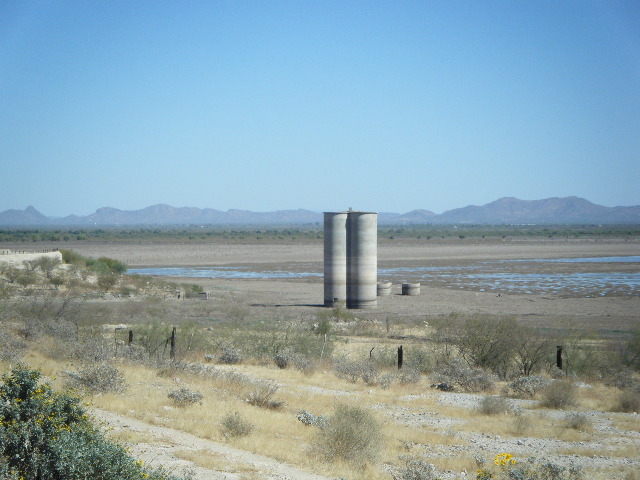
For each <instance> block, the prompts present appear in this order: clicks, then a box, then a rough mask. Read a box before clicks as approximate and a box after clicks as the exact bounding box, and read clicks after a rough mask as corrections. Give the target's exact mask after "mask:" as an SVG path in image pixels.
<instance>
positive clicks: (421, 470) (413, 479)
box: [393, 456, 438, 480]
mask: <svg viewBox="0 0 640 480" xmlns="http://www.w3.org/2000/svg"><path fill="white" fill-rule="evenodd" d="M402 461H403V463H404V465H403V467H402V469H401V470H400V473H399V476H398V477H395V476H394V477H393V478H397V479H398V480H437V478H438V477H436V470H435V467H434V466H433V465H432V464H431V463H429V462H427V461H426V460H422V459H421V458H416V457H410V456H407V457H404V458H402Z"/></svg>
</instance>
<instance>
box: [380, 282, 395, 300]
mask: <svg viewBox="0 0 640 480" xmlns="http://www.w3.org/2000/svg"><path fill="white" fill-rule="evenodd" d="M391 285H392V284H391V282H380V283H378V296H379V297H386V296H387V295H391Z"/></svg>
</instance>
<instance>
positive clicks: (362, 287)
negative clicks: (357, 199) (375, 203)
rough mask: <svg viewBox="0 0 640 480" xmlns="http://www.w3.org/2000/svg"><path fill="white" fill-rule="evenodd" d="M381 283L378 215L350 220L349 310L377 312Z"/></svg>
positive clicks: (351, 216) (350, 217)
mask: <svg viewBox="0 0 640 480" xmlns="http://www.w3.org/2000/svg"><path fill="white" fill-rule="evenodd" d="M377 283H378V214H377V213H372V212H349V215H348V218H347V308H375V307H376V305H377V298H376V296H377Z"/></svg>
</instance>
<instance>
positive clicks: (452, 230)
mask: <svg viewBox="0 0 640 480" xmlns="http://www.w3.org/2000/svg"><path fill="white" fill-rule="evenodd" d="M638 236H640V225H465V226H460V227H458V226H451V225H384V226H380V228H379V229H378V237H379V238H380V239H387V240H394V239H403V238H404V239H418V240H432V239H433V240H437V239H452V238H454V239H455V238H458V239H460V240H463V239H465V238H469V239H488V240H491V239H506V238H525V237H531V238H551V239H553V238H561V239H564V238H619V237H623V238H630V237H638ZM322 238H323V233H322V226H321V225H314V226H309V227H299V228H281V229H279V228H255V227H247V228H235V229H230V228H222V227H214V226H206V227H195V226H194V227H150V228H139V227H138V228H122V227H114V228H83V229H77V228H69V229H65V228H4V229H0V243H18V242H76V241H89V242H92V241H120V242H147V241H154V242H167V243H168V242H199V243H201V242H204V243H208V242H211V243H221V242H223V243H227V242H239V243H249V242H255V241H264V242H270V243H280V242H283V241H289V242H292V241H294V242H308V241H317V242H321V241H322Z"/></svg>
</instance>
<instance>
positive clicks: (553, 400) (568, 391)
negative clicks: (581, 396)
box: [542, 380, 577, 408]
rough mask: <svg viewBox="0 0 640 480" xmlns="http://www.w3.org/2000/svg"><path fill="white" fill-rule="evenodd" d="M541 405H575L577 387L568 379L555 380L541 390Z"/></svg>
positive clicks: (553, 406)
mask: <svg viewBox="0 0 640 480" xmlns="http://www.w3.org/2000/svg"><path fill="white" fill-rule="evenodd" d="M542 397H543V398H542V406H544V407H549V408H567V407H571V406H574V405H576V402H577V399H576V397H577V389H576V386H575V384H574V383H573V382H571V381H569V380H555V381H553V382H551V383H550V384H549V385H547V387H546V388H545V389H544V391H543V392H542Z"/></svg>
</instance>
